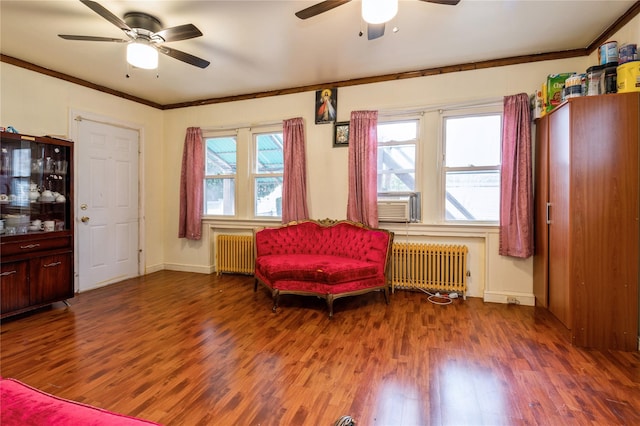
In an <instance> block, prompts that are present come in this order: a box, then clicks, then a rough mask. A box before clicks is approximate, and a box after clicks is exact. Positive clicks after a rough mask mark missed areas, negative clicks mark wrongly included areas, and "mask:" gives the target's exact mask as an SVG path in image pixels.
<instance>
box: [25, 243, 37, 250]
mask: <svg viewBox="0 0 640 426" xmlns="http://www.w3.org/2000/svg"><path fill="white" fill-rule="evenodd" d="M36 247H40V244H29V245H26V246H20V248H21V249H23V250H27V249H32V248H36Z"/></svg>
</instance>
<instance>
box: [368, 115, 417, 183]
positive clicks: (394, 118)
mask: <svg viewBox="0 0 640 426" xmlns="http://www.w3.org/2000/svg"><path fill="white" fill-rule="evenodd" d="M407 121H417V125H416V139H415V158H414V175H415V188H414V192H421V191H422V188H423V184H422V176H423V175H422V169H423V167H422V145H423V144H424V141H422V139H421V138H422V135H423V134H425V132H423V128H424V120H423V114H421V113H409V114H393V115H384V116H383V117H381V118H380V117H379V118H378V125H380V124H386V123H398V122H407ZM393 145H406V142H405V141H400V142H392V143H388V142H385V143H383V144H382V146H393ZM378 146H380V143H378ZM376 174H377V173H376ZM376 179H377V177H376ZM377 193H378V194H380V193H384V192H382V191H380V190H378V191H377Z"/></svg>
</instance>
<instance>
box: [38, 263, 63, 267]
mask: <svg viewBox="0 0 640 426" xmlns="http://www.w3.org/2000/svg"><path fill="white" fill-rule="evenodd" d="M61 263H62V262H53V263H47V264H46V265H42V267H43V268H52V267H54V266H58V265H60V264H61Z"/></svg>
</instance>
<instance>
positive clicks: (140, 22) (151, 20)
mask: <svg viewBox="0 0 640 426" xmlns="http://www.w3.org/2000/svg"><path fill="white" fill-rule="evenodd" d="M124 22H126V24H127V25H129V27H131V28H133V29H143V30H147V31H149V32H150V33H152V34H153V33H157V32H158V31H160V30H161V29H162V24H161V23H160V21H159V20H158V19H157V18H155V17H153V16H151V15H147V14H146V13H142V12H129V13H127V14H125V15H124Z"/></svg>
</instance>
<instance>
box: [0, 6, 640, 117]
mask: <svg viewBox="0 0 640 426" xmlns="http://www.w3.org/2000/svg"><path fill="white" fill-rule="evenodd" d="M318 2H319V0H315V1H300V0H296V1H294V0H289V1H272V0H253V1H241V0H236V1H213V0H200V1H114V0H98V3H100V4H101V5H102V6H104V7H105V8H106V9H108V10H109V11H110V12H112V13H113V14H115V15H117V16H119V17H120V18H122V17H123V15H124V14H125V13H126V12H130V11H140V12H146V13H149V14H152V15H154V16H155V17H157V18H158V19H159V20H160V21H161V22H162V25H163V27H164V28H167V27H173V26H177V25H182V24H187V23H193V24H194V25H195V26H196V27H198V28H199V29H200V30H201V31H202V33H203V34H204V35H203V36H202V37H199V38H195V39H191V40H183V41H178V42H172V43H167V46H169V47H171V48H174V49H178V50H182V51H184V52H187V53H190V54H192V55H195V56H199V57H202V58H204V59H207V60H209V61H211V65H209V67H208V68H206V69H200V68H197V67H194V66H191V65H187V64H185V63H183V62H180V61H178V60H176V59H173V58H170V57H168V56H164V55H160V65H159V68H158V70H157V72H156V71H145V70H139V69H134V70H129V69H128V68H127V65H126V60H125V51H126V47H125V46H126V45H125V44H121V43H105V42H88V41H69V40H63V39H61V38H59V37H58V36H57V35H58V34H75V35H92V36H101V37H117V38H126V36H125V34H124V33H123V32H122V31H121V30H120V29H119V28H117V27H116V26H114V25H113V24H111V23H110V22H108V21H106V20H105V19H103V18H102V17H101V16H99V15H98V14H97V13H95V12H94V11H92V10H91V9H89V8H88V7H87V6H85V5H84V4H82V3H81V2H80V1H77V0H61V1H57V0H46V1H34V0H20V1H7V0H0V24H1V25H0V37H1V38H0V51H1V53H2V54H4V55H8V56H11V57H14V58H18V59H20V60H23V61H27V62H30V63H33V64H35V65H38V66H41V67H45V68H48V69H51V70H54V71H57V72H60V73H64V74H68V75H70V76H73V77H76V78H80V79H83V80H86V81H89V82H91V83H94V84H97V85H101V86H105V87H107V88H110V89H113V90H117V91H120V92H124V93H127V94H130V95H133V96H136V97H139V98H142V99H146V100H149V101H152V102H155V103H158V104H161V105H167V104H175V103H181V102H191V101H197V100H204V99H212V98H222V97H229V96H236V95H246V94H253V93H260V92H266V91H273V90H282V89H288V88H295V87H302V86H309V85H316V84H325V83H332V82H340V81H344V80H350V79H357V78H366V77H374V76H378V75H385V74H394V73H401V72H409V71H417V70H423V69H428V68H433V67H439V66H446V65H455V64H465V63H470V62H477V61H483V60H491V59H499V58H506V57H514V56H520V55H531V54H538V53H547V52H556V51H563V50H570V49H581V48H585V47H587V46H588V45H590V44H591V43H593V42H594V41H595V40H597V38H598V37H599V36H600V35H601V34H602V33H603V32H604V31H605V30H606V29H607V28H608V27H609V26H610V25H611V24H613V23H614V22H615V21H616V19H618V18H619V17H620V16H622V15H623V14H624V13H625V12H626V11H627V10H629V9H630V8H631V7H632V6H633V4H634V3H635V1H633V0H629V1H623V0H619V1H618V0H605V1H600V0H582V1H575V0H574V1H563V0H555V1H543V0H503V1H498V0H495V1H487V0H461V2H460V3H459V4H458V5H457V6H444V5H438V4H432V3H425V2H421V1H417V0H400V5H399V12H398V15H397V16H396V18H394V20H393V21H392V22H391V23H389V24H387V30H386V34H385V35H384V36H383V37H382V38H379V39H377V40H371V41H369V40H367V37H366V26H365V25H364V24H363V22H362V20H361V18H360V2H359V1H357V0H355V1H352V2H350V3H347V4H345V5H342V6H339V7H337V8H335V9H333V10H330V11H328V12H325V13H323V14H321V15H318V16H316V17H313V18H310V19H307V20H300V19H298V18H297V17H296V16H295V15H294V13H295V12H296V11H298V10H300V9H303V8H305V7H308V6H311V5H313V4H315V3H318ZM393 26H397V27H398V28H399V31H398V32H397V33H393V32H392V31H391V28H392V27H393ZM360 30H364V31H365V35H364V36H362V37H359V36H358V32H359V31H360ZM127 73H129V74H130V78H126V74H127ZM156 74H157V76H156Z"/></svg>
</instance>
